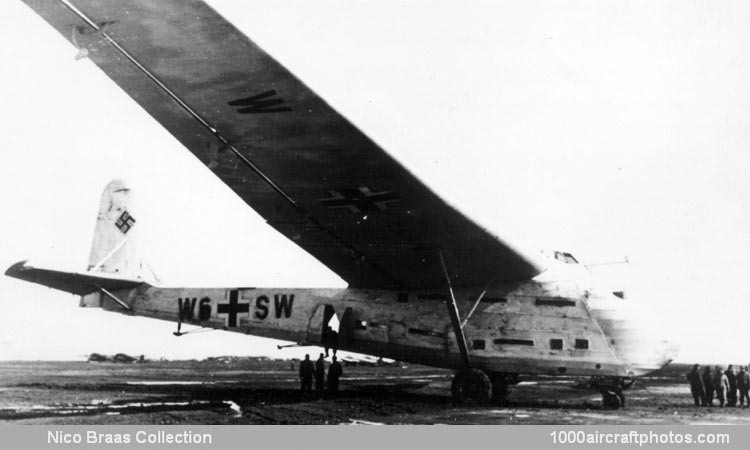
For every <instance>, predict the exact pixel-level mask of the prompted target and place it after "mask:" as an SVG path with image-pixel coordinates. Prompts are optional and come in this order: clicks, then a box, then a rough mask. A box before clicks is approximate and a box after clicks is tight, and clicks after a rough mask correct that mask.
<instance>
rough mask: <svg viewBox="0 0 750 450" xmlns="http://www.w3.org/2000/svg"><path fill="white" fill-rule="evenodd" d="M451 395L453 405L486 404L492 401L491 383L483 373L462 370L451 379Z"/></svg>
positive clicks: (473, 370) (476, 370)
mask: <svg viewBox="0 0 750 450" xmlns="http://www.w3.org/2000/svg"><path fill="white" fill-rule="evenodd" d="M451 394H452V397H453V401H454V402H455V403H459V404H460V403H487V402H489V401H490V399H492V383H491V382H490V378H489V377H488V376H487V374H486V373H484V372H483V371H481V370H479V369H464V370H461V371H458V372H456V375H455V376H454V377H453V382H452V383H451Z"/></svg>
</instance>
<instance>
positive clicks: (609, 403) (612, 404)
mask: <svg viewBox="0 0 750 450" xmlns="http://www.w3.org/2000/svg"><path fill="white" fill-rule="evenodd" d="M602 406H604V408H606V409H620V407H621V406H622V401H621V400H620V397H619V396H618V395H617V394H616V393H615V392H611V391H602Z"/></svg>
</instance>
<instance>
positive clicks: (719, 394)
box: [713, 366, 729, 408]
mask: <svg viewBox="0 0 750 450" xmlns="http://www.w3.org/2000/svg"><path fill="white" fill-rule="evenodd" d="M713 381H714V389H715V390H716V398H718V399H719V406H720V407H722V408H723V407H724V405H725V404H726V401H727V391H729V380H728V379H727V376H726V375H725V374H724V372H723V371H722V370H721V367H719V366H716V370H715V371H714V380H713Z"/></svg>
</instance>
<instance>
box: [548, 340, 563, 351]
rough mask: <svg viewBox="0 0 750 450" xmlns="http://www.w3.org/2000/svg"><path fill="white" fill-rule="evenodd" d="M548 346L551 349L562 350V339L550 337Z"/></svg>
mask: <svg viewBox="0 0 750 450" xmlns="http://www.w3.org/2000/svg"><path fill="white" fill-rule="evenodd" d="M549 348H551V349H552V350H562V348H563V340H562V339H550V340H549Z"/></svg>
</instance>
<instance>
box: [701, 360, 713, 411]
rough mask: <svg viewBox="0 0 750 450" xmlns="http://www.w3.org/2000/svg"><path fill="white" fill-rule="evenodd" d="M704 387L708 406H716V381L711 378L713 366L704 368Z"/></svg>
mask: <svg viewBox="0 0 750 450" xmlns="http://www.w3.org/2000/svg"><path fill="white" fill-rule="evenodd" d="M703 387H704V389H705V390H706V406H714V380H713V377H711V366H706V367H704V368H703Z"/></svg>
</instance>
